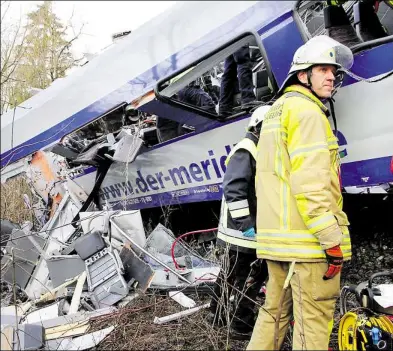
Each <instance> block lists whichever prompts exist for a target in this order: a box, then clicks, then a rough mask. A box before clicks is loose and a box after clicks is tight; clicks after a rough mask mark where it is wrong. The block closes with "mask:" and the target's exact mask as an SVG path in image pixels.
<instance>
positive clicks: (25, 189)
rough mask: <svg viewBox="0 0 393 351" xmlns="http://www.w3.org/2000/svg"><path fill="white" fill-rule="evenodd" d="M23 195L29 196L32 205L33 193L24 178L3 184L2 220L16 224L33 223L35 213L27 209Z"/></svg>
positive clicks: (19, 177)
mask: <svg viewBox="0 0 393 351" xmlns="http://www.w3.org/2000/svg"><path fill="white" fill-rule="evenodd" d="M23 194H27V196H28V197H29V199H30V203H32V193H31V190H30V187H29V186H28V184H27V182H26V179H25V178H24V177H23V176H18V177H15V178H12V179H10V180H8V181H7V182H6V183H5V184H1V205H0V209H1V216H0V218H1V219H8V220H10V221H11V222H14V223H22V222H24V221H31V222H33V217H34V216H33V212H32V211H31V210H30V209H28V208H26V206H25V204H24V201H23Z"/></svg>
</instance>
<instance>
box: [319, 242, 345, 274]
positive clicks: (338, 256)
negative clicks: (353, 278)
mask: <svg viewBox="0 0 393 351" xmlns="http://www.w3.org/2000/svg"><path fill="white" fill-rule="evenodd" d="M325 253H326V261H327V264H328V269H327V271H326V273H325V275H324V276H323V280H328V279H332V278H334V277H335V276H336V275H337V274H338V273H340V272H341V268H342V266H343V261H344V260H343V253H342V251H341V248H340V245H337V246H334V247H331V248H330V249H327V250H325Z"/></svg>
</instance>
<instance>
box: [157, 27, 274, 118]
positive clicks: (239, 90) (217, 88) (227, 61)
mask: <svg viewBox="0 0 393 351" xmlns="http://www.w3.org/2000/svg"><path fill="white" fill-rule="evenodd" d="M275 90H276V83H275V80H274V78H273V75H272V73H271V71H270V69H269V65H268V62H267V59H266V56H265V55H264V50H263V47H262V42H261V40H260V38H259V36H258V34H256V33H252V32H249V33H244V34H242V35H240V36H238V37H237V38H235V39H233V40H232V41H230V42H229V43H227V44H226V45H223V46H222V47H220V48H218V49H216V50H214V51H213V52H211V53H209V54H207V55H205V56H204V57H202V58H200V59H198V60H197V61H196V62H193V63H191V64H190V65H188V66H187V67H184V69H183V70H181V71H179V72H176V73H174V74H173V75H171V76H169V77H167V78H165V79H164V80H162V81H160V82H159V83H158V84H157V87H156V89H155V93H156V96H157V98H158V99H159V100H161V101H163V102H166V103H169V104H174V105H177V106H181V107H182V108H184V109H188V110H190V111H193V112H196V113H198V114H200V115H202V116H205V117H207V118H211V119H218V120H222V119H227V118H228V117H235V116H239V115H243V114H245V113H248V112H249V111H250V110H251V109H252V108H254V107H255V106H259V105H262V104H265V103H267V102H268V101H269V100H270V99H271V98H272V97H273V95H274V92H275Z"/></svg>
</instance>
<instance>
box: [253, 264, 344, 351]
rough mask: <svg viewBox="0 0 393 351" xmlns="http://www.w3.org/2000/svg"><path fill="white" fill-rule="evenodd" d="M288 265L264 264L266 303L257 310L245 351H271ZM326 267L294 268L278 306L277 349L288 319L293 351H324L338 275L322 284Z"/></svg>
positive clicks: (314, 265)
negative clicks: (293, 323)
mask: <svg viewBox="0 0 393 351" xmlns="http://www.w3.org/2000/svg"><path fill="white" fill-rule="evenodd" d="M290 265H291V263H290V262H280V261H271V260H267V266H268V270H269V281H268V283H267V287H266V300H265V304H264V305H263V307H261V308H260V309H259V315H258V319H257V321H256V323H255V326H254V331H253V334H252V337H251V340H250V343H249V344H248V347H247V350H274V336H275V335H274V331H275V319H276V315H277V310H278V308H279V301H280V296H281V292H282V290H283V285H284V282H285V279H286V277H287V275H288V271H289V267H290ZM327 268H328V266H327V263H322V262H312V263H309V262H307V263H306V262H299V263H296V264H295V269H294V274H293V276H292V278H291V280H290V284H289V288H288V290H287V291H286V294H285V298H284V300H283V304H282V313H281V317H280V321H279V332H278V336H279V341H278V347H279V348H281V345H282V343H283V340H284V337H285V335H286V332H287V330H288V326H289V323H290V320H291V318H292V316H293V317H294V320H295V325H294V331H293V340H292V349H293V350H327V349H328V344H329V337H330V333H331V331H332V327H333V314H334V307H335V302H336V300H337V297H338V296H339V294H340V274H338V275H336V276H335V277H334V278H333V279H331V280H323V279H322V277H323V275H324V273H325V271H326V270H327Z"/></svg>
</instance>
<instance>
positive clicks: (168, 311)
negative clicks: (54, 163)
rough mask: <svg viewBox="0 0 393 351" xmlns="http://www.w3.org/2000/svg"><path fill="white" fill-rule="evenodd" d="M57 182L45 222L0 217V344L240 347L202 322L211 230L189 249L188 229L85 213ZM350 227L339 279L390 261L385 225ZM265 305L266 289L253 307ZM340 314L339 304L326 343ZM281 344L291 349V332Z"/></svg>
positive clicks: (363, 275)
mask: <svg viewBox="0 0 393 351" xmlns="http://www.w3.org/2000/svg"><path fill="white" fill-rule="evenodd" d="M62 186H64V187H65V188H64V189H63V190H62V196H61V197H59V201H58V203H57V204H56V206H51V210H54V209H55V211H52V213H51V214H50V215H49V219H48V220H42V213H40V212H37V211H35V212H34V213H35V219H36V220H35V221H34V223H35V224H34V225H33V224H32V223H31V222H29V221H25V222H23V223H19V224H14V223H12V222H9V221H5V220H2V221H1V294H2V296H1V297H2V301H1V302H2V304H1V331H2V334H1V350H37V349H38V350H39V349H46V350H86V349H91V348H96V349H97V348H98V349H102V350H106V349H113V348H115V349H147V348H149V349H168V348H171V349H172V348H174V347H175V348H178V349H196V348H198V349H199V348H200V349H206V348H211V349H223V348H231V349H245V347H246V345H247V341H236V340H232V339H231V337H230V332H229V327H227V326H223V327H217V328H212V325H211V321H209V320H208V318H207V315H208V307H209V302H210V298H211V297H210V295H211V294H212V291H213V289H212V287H213V285H214V284H215V282H216V279H217V276H218V275H219V272H220V264H219V263H218V262H217V261H216V258H215V256H214V245H213V240H214V235H209V234H211V233H209V234H206V235H205V234H203V236H202V235H200V236H198V237H196V238H195V239H196V240H195V241H194V242H195V245H190V244H187V242H186V241H185V240H183V237H184V236H187V235H189V234H192V235H194V232H192V233H186V234H184V235H182V236H181V237H177V238H176V237H175V235H174V234H173V232H172V231H171V230H170V229H168V228H166V227H165V226H164V225H162V224H158V225H156V226H155V228H153V227H152V228H151V229H150V230H149V232H147V231H146V230H145V226H144V223H143V221H142V217H141V213H140V211H121V210H117V211H114V210H112V209H110V208H105V209H104V210H101V211H98V210H97V209H96V208H94V204H93V203H91V205H89V206H88V208H86V209H84V210H82V208H83V204H84V203H85V202H86V200H87V195H86V194H85V193H83V192H82V191H81V189H80V188H77V187H75V186H74V185H73V183H71V182H65V183H63V185H62ZM58 190H59V189H58ZM368 218H370V216H369V217H368ZM37 223H41V224H43V226H42V227H41V228H40V229H39V230H37V229H36V228H37ZM351 223H354V225H353V227H352V228H351V229H352V230H351V236H352V243H353V259H352V261H351V263H350V264H347V265H346V267H345V269H344V271H343V275H342V285H345V284H358V283H359V282H361V281H363V280H365V279H367V277H369V276H370V275H371V274H372V273H375V272H378V271H382V270H386V269H391V268H392V266H393V237H392V235H391V233H392V231H391V227H389V226H386V225H385V226H382V227H383V228H382V227H381V228H382V229H381V228H366V227H365V225H364V223H362V224H361V225H360V226H359V225H358V224H357V223H356V221H355V220H353V219H352V220H351ZM378 223H379V222H378ZM362 231H363V232H364V233H363V232H362ZM202 232H205V230H204V231H202ZM360 233H363V234H360ZM368 233H372V234H368ZM366 234H367V235H366ZM228 304H230V302H229V301H228ZM232 304H233V303H232ZM262 304H263V293H261V295H260V296H259V297H258V303H257V304H256V305H255V308H256V309H257V308H258V305H262ZM339 320H340V315H339V309H338V305H337V311H336V316H335V327H334V329H333V333H332V337H331V345H332V347H333V348H336V347H337V326H338V323H339ZM282 349H283V350H287V349H288V350H289V349H291V343H290V332H289V334H288V336H287V337H286V339H285V342H284V345H283V348H282Z"/></svg>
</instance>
